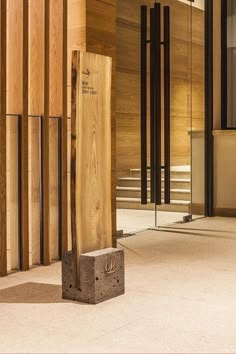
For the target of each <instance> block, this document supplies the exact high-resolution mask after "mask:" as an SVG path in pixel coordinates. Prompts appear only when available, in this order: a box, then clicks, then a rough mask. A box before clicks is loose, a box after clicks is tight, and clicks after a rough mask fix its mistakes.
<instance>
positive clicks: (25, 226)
mask: <svg viewBox="0 0 236 354" xmlns="http://www.w3.org/2000/svg"><path fill="white" fill-rule="evenodd" d="M28 30H29V3H28V0H23V61H22V64H23V67H22V75H23V77H22V85H23V101H22V102H23V109H22V118H21V173H22V175H21V176H19V178H20V179H21V245H20V246H21V250H20V254H21V259H20V265H21V267H20V268H21V270H28V269H29V178H28V169H29V167H28V161H29V154H28V151H29V150H28V77H29V60H28V58H29V55H28V43H29V42H28V33H29V31H28Z"/></svg>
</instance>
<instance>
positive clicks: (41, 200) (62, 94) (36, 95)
mask: <svg viewBox="0 0 236 354" xmlns="http://www.w3.org/2000/svg"><path fill="white" fill-rule="evenodd" d="M0 4H1V16H0V18H1V23H0V26H1V27H0V28H1V32H0V33H1V34H0V35H1V37H0V38H1V69H0V70H1V71H0V74H1V86H0V88H1V89H0V115H1V121H0V136H1V142H2V144H1V147H0V172H1V173H0V198H1V200H0V201H1V206H0V214H1V215H0V216H1V220H2V222H1V229H0V275H6V274H7V270H8V271H11V270H15V269H19V268H20V269H24V270H27V269H29V267H30V266H32V265H37V264H44V265H47V264H50V263H51V261H52V260H54V259H58V258H59V256H60V254H61V253H63V252H64V251H66V250H67V249H70V247H71V232H70V130H71V124H70V107H71V95H70V90H71V52H72V49H79V50H83V51H85V50H87V51H89V52H94V53H98V54H103V55H108V56H111V57H112V58H113V84H112V85H113V86H112V90H113V95H112V176H113V184H112V201H111V203H112V210H113V236H114V244H115V239H116V218H115V215H116V213H115V185H116V169H115V159H116V153H115V119H116V115H115V105H116V100H115V70H116V67H115V49H116V48H115V47H116V43H115V32H116V12H115V11H116V1H115V0H108V1H106V2H104V1H95V0H89V1H85V0H50V1H49V0H22V1H19V0H0ZM6 20H7V21H6ZM6 38H7V41H6ZM6 42H7V45H6ZM6 58H7V60H6ZM16 58H17V60H16ZM6 72H7V75H6ZM6 93H7V94H6ZM6 113H8V114H16V115H20V116H21V119H20V121H18V119H19V118H18V117H17V116H14V117H8V118H7V119H6ZM59 119H60V122H61V124H60V125H59ZM19 122H20V124H19ZM19 129H20V130H19ZM19 133H20V134H19ZM60 138H61V142H62V147H61V150H59V149H58V143H59V140H60ZM19 144H20V145H19ZM19 147H20V151H21V156H20V159H19V156H18V151H19ZM59 155H61V156H60V157H61V159H60V165H59V159H58V158H59ZM19 164H20V165H19ZM19 167H21V168H19ZM41 177H42V178H41ZM19 181H21V185H20V184H19ZM60 182H61V189H59V187H60ZM60 191H61V193H60ZM41 192H43V193H41ZM59 205H60V206H61V209H59ZM60 232H61V238H62V242H61V244H59V234H60ZM7 249H8V252H7ZM19 255H20V257H19Z"/></svg>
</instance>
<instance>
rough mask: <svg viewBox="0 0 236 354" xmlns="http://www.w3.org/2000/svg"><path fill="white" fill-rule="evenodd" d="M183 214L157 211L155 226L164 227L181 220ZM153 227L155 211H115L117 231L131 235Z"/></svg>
mask: <svg viewBox="0 0 236 354" xmlns="http://www.w3.org/2000/svg"><path fill="white" fill-rule="evenodd" d="M184 215H186V214H184V213H175V212H168V211H158V213H157V225H158V226H164V225H169V224H173V223H177V222H179V221H182V220H183V216H184ZM153 227H155V211H154V210H153V211H150V210H134V209H117V230H123V231H124V233H133V232H140V231H144V230H147V229H149V228H153Z"/></svg>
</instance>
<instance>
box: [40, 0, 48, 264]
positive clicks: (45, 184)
mask: <svg viewBox="0 0 236 354" xmlns="http://www.w3.org/2000/svg"><path fill="white" fill-rule="evenodd" d="M44 6H45V7H44V11H45V14H44V19H45V25H44V33H45V39H44V45H45V48H44V117H43V119H42V134H43V136H42V145H43V146H42V157H43V166H42V168H43V245H42V263H43V265H49V264H50V238H49V234H50V230H49V229H50V194H49V193H50V188H49V177H50V176H49V96H50V75H49V67H50V42H49V38H50V34H49V29H50V25H49V21H50V0H45V3H44Z"/></svg>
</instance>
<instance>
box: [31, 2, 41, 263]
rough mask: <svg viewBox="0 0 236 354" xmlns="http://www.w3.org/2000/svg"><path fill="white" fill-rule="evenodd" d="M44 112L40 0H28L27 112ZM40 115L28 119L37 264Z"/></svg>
mask: <svg viewBox="0 0 236 354" xmlns="http://www.w3.org/2000/svg"><path fill="white" fill-rule="evenodd" d="M43 112H44V0H29V114H30V115H36V116H37V115H38V116H42V115H43ZM39 166H40V117H38V118H36V117H34V118H33V117H30V118H29V191H30V193H29V229H30V231H29V243H30V253H31V254H32V264H33V265H35V264H40V231H41V225H40V170H39Z"/></svg>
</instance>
